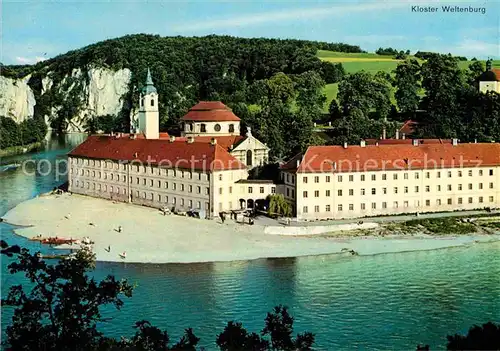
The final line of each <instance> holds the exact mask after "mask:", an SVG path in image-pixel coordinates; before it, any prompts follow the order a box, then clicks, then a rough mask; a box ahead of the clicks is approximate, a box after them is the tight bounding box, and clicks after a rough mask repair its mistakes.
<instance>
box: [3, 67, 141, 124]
mask: <svg viewBox="0 0 500 351" xmlns="http://www.w3.org/2000/svg"><path fill="white" fill-rule="evenodd" d="M83 74H85V73H84V71H82V70H81V69H80V68H78V69H73V71H72V72H71V75H68V76H66V77H64V78H63V80H62V81H61V82H60V83H59V84H57V85H55V84H54V81H53V79H52V74H51V72H49V73H48V74H47V75H46V76H45V77H44V78H43V79H42V91H41V94H42V95H43V94H45V93H47V92H48V91H50V90H51V89H56V91H57V92H58V93H62V94H63V96H68V95H69V93H70V92H71V90H72V89H74V88H75V87H76V82H73V83H72V84H71V85H70V86H69V87H67V88H64V87H65V85H66V84H65V83H66V82H67V80H68V79H69V77H70V76H71V77H73V78H76V79H77V80H78V81H80V82H82V83H83V89H82V90H81V93H80V94H81V98H82V100H83V104H82V106H81V108H80V110H79V113H78V115H76V116H73V118H72V119H71V123H70V124H69V126H68V130H67V131H68V132H78V131H83V130H84V128H85V124H86V122H87V120H88V119H89V118H92V117H95V116H102V115H117V114H118V113H119V112H120V111H121V109H122V106H123V101H122V96H123V95H124V94H125V93H127V91H128V88H129V82H130V79H131V76H132V73H131V71H130V70H129V69H127V68H125V69H121V70H118V71H113V70H110V69H107V68H95V67H91V68H89V69H88V70H87V73H86V74H88V76H87V77H83ZM29 78H30V76H26V77H24V78H22V79H17V80H14V79H10V78H5V77H0V116H1V115H4V116H7V117H11V118H13V119H14V120H15V121H16V122H21V121H23V120H24V119H26V118H30V117H32V116H33V111H34V105H35V103H36V101H35V97H34V94H33V91H32V90H31V88H30V87H29V86H28V84H27V83H28V80H29ZM63 89H64V90H63ZM60 108H61V106H53V107H52V110H51V112H50V114H51V116H45V120H46V121H47V122H48V123H49V121H50V118H51V117H52V116H55V115H56V114H57V112H58V110H60Z"/></svg>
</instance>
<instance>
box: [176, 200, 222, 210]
mask: <svg viewBox="0 0 500 351" xmlns="http://www.w3.org/2000/svg"><path fill="white" fill-rule="evenodd" d="M221 205H222V204H221V203H219V208H220V209H221V208H222V206H221ZM181 206H184V199H181Z"/></svg>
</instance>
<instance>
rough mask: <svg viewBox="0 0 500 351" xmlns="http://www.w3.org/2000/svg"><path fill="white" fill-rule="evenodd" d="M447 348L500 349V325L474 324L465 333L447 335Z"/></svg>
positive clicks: (489, 323)
mask: <svg viewBox="0 0 500 351" xmlns="http://www.w3.org/2000/svg"><path fill="white" fill-rule="evenodd" d="M447 339H448V344H447V346H446V348H447V349H448V350H500V325H496V324H494V323H492V322H488V323H485V324H483V325H482V326H478V325H474V326H472V327H471V328H470V329H469V332H468V333H467V335H465V336H464V335H460V334H455V335H448V336H447Z"/></svg>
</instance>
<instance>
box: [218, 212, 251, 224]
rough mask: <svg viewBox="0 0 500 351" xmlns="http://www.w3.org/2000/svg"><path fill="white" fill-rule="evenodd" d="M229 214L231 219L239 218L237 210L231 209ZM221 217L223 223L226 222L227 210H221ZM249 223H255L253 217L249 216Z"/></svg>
mask: <svg viewBox="0 0 500 351" xmlns="http://www.w3.org/2000/svg"><path fill="white" fill-rule="evenodd" d="M229 215H230V216H231V219H234V220H235V221H237V220H238V214H237V213H236V212H234V211H231V212H230V213H229ZM219 217H220V220H221V222H222V224H224V221H225V220H226V213H225V212H219ZM248 224H250V225H253V224H254V219H253V217H251V216H248Z"/></svg>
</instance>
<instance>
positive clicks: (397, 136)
mask: <svg viewBox="0 0 500 351" xmlns="http://www.w3.org/2000/svg"><path fill="white" fill-rule="evenodd" d="M395 138H396V139H399V130H398V129H396V136H395Z"/></svg>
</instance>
